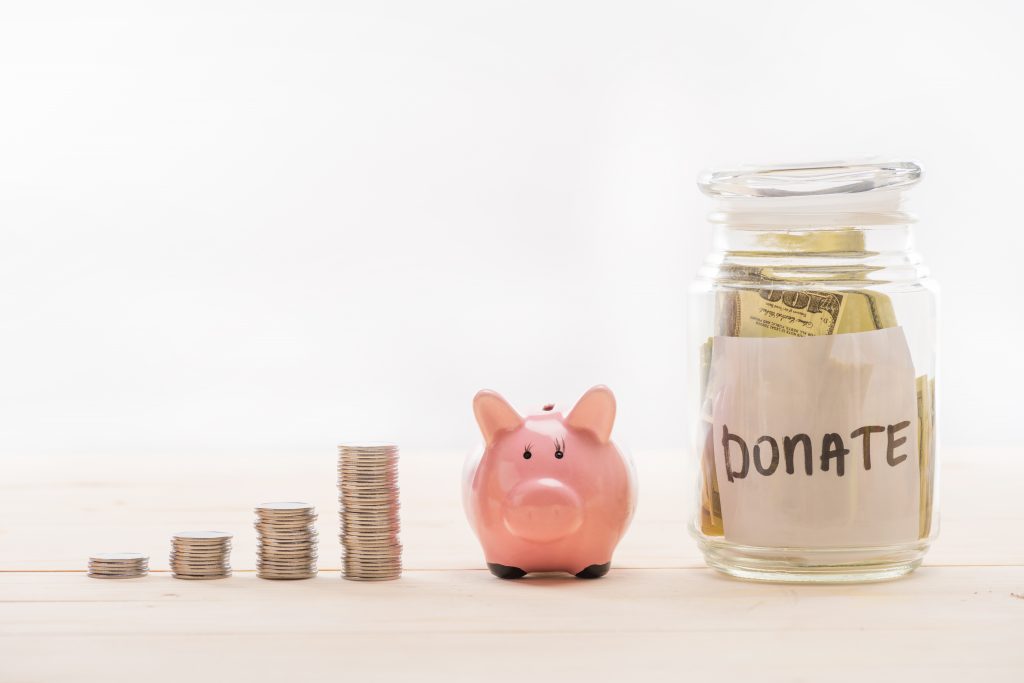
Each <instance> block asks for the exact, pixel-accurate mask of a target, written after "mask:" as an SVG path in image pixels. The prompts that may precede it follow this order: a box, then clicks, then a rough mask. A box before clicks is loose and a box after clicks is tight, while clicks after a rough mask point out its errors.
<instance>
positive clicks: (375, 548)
mask: <svg viewBox="0 0 1024 683" xmlns="http://www.w3.org/2000/svg"><path fill="white" fill-rule="evenodd" d="M338 490H339V492H340V496H339V497H340V499H341V545H342V548H343V549H344V557H343V558H342V566H343V569H342V572H343V575H344V577H345V578H346V579H352V580H354V581H387V580H390V579H397V578H398V577H400V576H401V575H402V544H401V543H399V541H398V531H399V519H398V506H399V504H398V446H395V445H394V444H388V443H348V444H342V445H341V446H339V447H338Z"/></svg>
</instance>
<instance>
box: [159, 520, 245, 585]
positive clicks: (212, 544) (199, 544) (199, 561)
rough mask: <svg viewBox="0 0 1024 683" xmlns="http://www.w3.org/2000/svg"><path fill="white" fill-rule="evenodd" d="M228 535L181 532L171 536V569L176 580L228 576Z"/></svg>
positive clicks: (229, 569)
mask: <svg viewBox="0 0 1024 683" xmlns="http://www.w3.org/2000/svg"><path fill="white" fill-rule="evenodd" d="M230 559H231V534H228V533H225V532H223V531H181V532H179V533H176V534H174V537H173V538H172V539H171V572H173V576H174V578H176V579H223V578H226V577H228V576H231V564H230Z"/></svg>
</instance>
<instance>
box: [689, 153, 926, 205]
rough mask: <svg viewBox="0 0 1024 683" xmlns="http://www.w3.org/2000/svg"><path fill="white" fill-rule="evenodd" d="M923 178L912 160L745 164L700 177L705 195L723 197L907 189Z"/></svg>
mask: <svg viewBox="0 0 1024 683" xmlns="http://www.w3.org/2000/svg"><path fill="white" fill-rule="evenodd" d="M920 179H921V167H920V166H918V165H917V164H915V163H914V162H912V161H874V160H864V161H838V162H816V163H809V164H777V165H772V166H741V167H740V168H737V169H733V170H720V171H707V172H705V173H702V174H701V175H700V177H699V178H698V179H697V184H698V185H699V186H700V189H701V191H702V192H704V194H707V195H709V196H711V197H716V198H722V199H732V198H736V199H740V198H750V199H756V198H768V197H815V196H818V197H820V196H826V195H856V194H859V193H862V192H871V191H873V190H904V189H907V188H909V187H910V186H912V185H914V184H915V183H917V182H918V181H919V180H920Z"/></svg>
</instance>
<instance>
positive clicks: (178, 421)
mask: <svg viewBox="0 0 1024 683" xmlns="http://www.w3.org/2000/svg"><path fill="white" fill-rule="evenodd" d="M86 5H88V6H89V7H88V8H86ZM1022 7H1024V6H1022V5H1021V4H1017V3H1010V2H1006V3H994V2H989V3H986V2H972V3H952V4H950V3H936V2H932V3H925V2H921V3H911V2H841V3H839V2H835V3H830V2H788V3H770V2H765V1H763V0H761V1H756V2H701V3H692V4H687V3H682V2H677V3H668V2H666V3H652V2H620V3H615V4H603V3H594V2H573V3H570V2H550V1H548V2H536V3H531V2H507V3H487V2H462V3H455V2H408V3H393V2H364V3H332V2H323V3H308V2H280V3H263V2H240V3H232V4H228V3H214V2H181V1H177V2H169V3H140V2H125V3H120V4H112V3H98V2H91V3H77V2H69V3H65V4H52V3H38V2H23V3H22V2H3V3H2V5H0V344H2V347H0V349H2V353H0V454H3V455H28V456H32V455H35V454H39V455H45V454H47V453H55V452H64V453H68V452H81V453H83V454H90V455H93V456H95V457H103V456H104V455H107V454H113V453H125V452H129V453H133V452H137V453H140V454H141V453H149V452H154V453H155V452H174V451H176V450H179V451H180V450H182V449H188V450H199V449H206V450H210V451H211V452H217V451H220V450H226V449H252V450H253V451H254V452H256V451H260V452H276V453H286V452H287V451H289V450H290V449H313V448H323V449H325V450H326V451H331V450H332V449H333V445H334V444H335V443H336V442H337V441H339V440H341V439H345V438H352V437H360V438H362V437H371V436H377V437H379V438H386V439H393V440H397V441H399V442H400V443H401V444H402V445H403V446H404V447H407V448H444V449H460V450H461V449H466V448H469V447H470V446H471V445H472V444H473V442H474V441H475V440H476V438H477V436H476V428H475V425H474V424H473V421H472V417H471V410H470V399H471V397H472V395H473V393H474V392H475V391H476V390H477V389H479V388H481V387H490V388H493V389H496V390H498V391H501V392H503V393H505V394H506V395H507V396H508V397H509V398H510V399H511V400H512V401H513V402H515V403H516V404H518V405H519V406H520V407H521V408H523V409H527V408H531V407H535V406H539V405H540V404H541V403H544V402H546V401H554V402H556V403H558V404H559V405H560V406H561V407H563V408H564V407H566V405H567V404H568V403H571V402H572V401H574V400H575V398H576V397H577V396H578V395H579V394H580V393H581V392H582V391H583V390H584V389H586V388H587V387H588V386H590V385H591V384H595V383H599V382H600V383H606V384H608V385H610V386H611V387H612V388H613V389H614V390H615V391H616V393H617V395H618V397H619V401H620V419H619V425H618V427H617V429H616V434H617V435H619V439H620V440H624V441H626V442H628V444H629V445H630V446H632V448H633V449H640V448H670V449H679V450H682V449H683V447H684V445H685V443H686V417H685V407H684V406H685V402H684V396H685V393H686V392H685V390H684V385H683V383H684V381H685V380H684V377H685V368H684V361H683V352H682V348H683V344H684V339H685V337H684V334H685V322H684V321H685V320H686V294H685V292H686V287H687V285H688V283H689V281H690V280H691V279H692V278H693V276H694V273H695V269H696V267H697V265H698V264H699V262H700V261H701V260H702V259H703V258H704V255H705V254H706V252H707V250H708V248H709V228H708V227H707V224H706V223H705V220H704V216H705V214H706V213H707V211H708V210H709V203H708V201H707V200H706V199H705V198H704V197H703V196H702V195H701V194H700V193H699V192H698V191H697V189H696V187H695V184H694V178H695V176H696V174H697V173H698V171H700V170H701V169H703V168H705V167H709V166H720V165H732V164H735V163H738V162H774V161H786V160H796V161H805V160H812V159H834V158H841V157H844V156H864V155H870V154H880V155H884V156H890V157H907V158H913V159H916V160H918V161H919V162H921V163H922V165H923V166H924V167H925V169H926V178H925V181H924V182H923V183H922V184H921V186H920V187H919V188H917V189H916V190H914V192H913V200H914V201H913V203H912V206H911V208H912V210H914V211H915V212H916V213H917V214H918V215H919V216H920V217H921V219H922V222H921V224H920V227H919V230H918V238H919V239H918V244H919V248H920V250H921V252H922V253H923V255H924V257H925V259H926V260H927V262H928V263H929V264H930V265H931V267H932V271H933V273H934V275H935V276H936V277H937V279H938V280H939V281H940V283H941V284H942V286H943V295H944V296H943V309H944V317H943V319H942V368H941V377H940V392H941V402H942V409H943V413H942V416H941V430H942V437H943V439H944V442H945V445H946V446H947V447H949V446H966V445H978V444H986V445H991V444H995V443H999V442H1001V441H1003V440H1008V439H1010V438H1012V437H1013V436H1014V429H1013V428H1014V427H1015V426H1016V425H1017V424H1018V423H1019V421H1020V409H1019V401H1018V400H1017V397H1018V396H1019V393H1020V392H1019V384H1020V381H1021V369H1022V364H1024V353H1022V352H1021V332H1022V325H1024V323H1022V318H1024V296H1022V292H1021V276H1020V275H1019V274H1018V273H1019V268H1020V264H1021V261H1022V247H1024V244H1022V241H1024V238H1022V226H1021V220H1022V217H1021V211H1020V205H1021V197H1022V194H1024V166H1022V165H1021V152H1022V149H1024V96H1022V76H1024V40H1022V39H1021V29H1022V27H1024V9H1022Z"/></svg>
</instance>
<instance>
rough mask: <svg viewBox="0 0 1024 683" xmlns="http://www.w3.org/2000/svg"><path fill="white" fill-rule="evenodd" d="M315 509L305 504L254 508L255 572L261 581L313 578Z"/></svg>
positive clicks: (314, 571) (272, 504)
mask: <svg viewBox="0 0 1024 683" xmlns="http://www.w3.org/2000/svg"><path fill="white" fill-rule="evenodd" d="M314 522H316V509H315V508H314V507H313V506H312V505H310V504H308V503H263V504H262V505H259V506H257V508H256V525H255V526H256V570H257V573H258V575H259V577H260V578H261V579H311V578H313V577H314V576H316V541H317V533H316V527H315V526H314V525H313V524H314Z"/></svg>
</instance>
